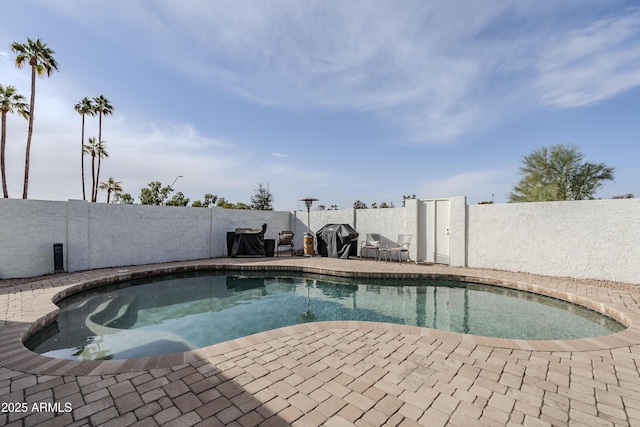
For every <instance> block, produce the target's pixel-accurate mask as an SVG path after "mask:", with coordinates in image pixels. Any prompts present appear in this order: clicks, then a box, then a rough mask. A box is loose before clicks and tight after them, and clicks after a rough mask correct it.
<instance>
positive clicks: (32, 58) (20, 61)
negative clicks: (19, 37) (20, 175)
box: [11, 38, 58, 199]
mask: <svg viewBox="0 0 640 427" xmlns="http://www.w3.org/2000/svg"><path fill="white" fill-rule="evenodd" d="M11 49H12V50H13V52H14V53H15V54H16V66H17V67H18V68H22V67H23V66H24V65H25V64H29V65H30V66H31V99H30V102H29V131H28V133H27V149H26V155H25V161H24V187H23V190H22V198H23V199H26V198H27V193H28V192H29V157H30V155H31V137H32V135H33V120H34V118H35V103H36V76H44V75H45V74H46V75H47V77H50V76H51V73H52V71H53V70H58V63H57V62H56V60H55V59H54V57H53V54H54V53H55V52H54V51H53V50H51V49H50V48H48V47H47V44H46V43H43V42H42V41H41V40H40V39H37V40H36V41H33V40H31V39H30V38H27V42H26V43H24V44H21V43H17V42H14V43H12V44H11Z"/></svg>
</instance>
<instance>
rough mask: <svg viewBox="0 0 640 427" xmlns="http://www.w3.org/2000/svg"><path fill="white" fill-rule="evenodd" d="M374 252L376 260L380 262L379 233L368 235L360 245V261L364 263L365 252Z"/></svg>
mask: <svg viewBox="0 0 640 427" xmlns="http://www.w3.org/2000/svg"><path fill="white" fill-rule="evenodd" d="M368 250H374V251H375V252H374V257H375V260H376V261H378V259H380V234H378V233H367V237H366V239H365V240H363V241H362V244H361V245H360V261H362V253H363V252H364V251H368Z"/></svg>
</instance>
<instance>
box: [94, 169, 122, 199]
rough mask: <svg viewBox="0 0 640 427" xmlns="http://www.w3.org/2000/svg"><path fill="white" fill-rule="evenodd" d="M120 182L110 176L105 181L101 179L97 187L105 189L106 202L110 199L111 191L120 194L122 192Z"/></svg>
mask: <svg viewBox="0 0 640 427" xmlns="http://www.w3.org/2000/svg"><path fill="white" fill-rule="evenodd" d="M120 184H122V181H116V180H114V179H113V177H112V176H110V177H109V179H108V180H107V182H104V181H102V182H101V183H100V186H99V188H100V189H101V190H107V203H109V201H110V200H111V192H114V193H115V194H120V193H121V192H122V186H121V185H120Z"/></svg>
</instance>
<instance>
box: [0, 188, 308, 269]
mask: <svg viewBox="0 0 640 427" xmlns="http://www.w3.org/2000/svg"><path fill="white" fill-rule="evenodd" d="M263 223H267V232H266V234H265V238H267V239H276V238H277V236H278V233H279V232H280V231H282V230H290V229H291V227H292V226H293V217H292V215H291V213H289V212H273V211H251V210H235V209H222V208H188V207H174V206H143V205H118V204H104V203H88V202H86V201H82V200H70V201H69V202H47V201H36V200H17V199H0V279H4V278H12V277H30V276H37V275H42V274H48V273H52V272H53V268H54V265H53V244H54V243H62V244H63V254H64V267H65V270H67V271H81V270H91V269H94V268H103V267H116V266H127V265H139V264H150V263H160V262H170V261H182V260H190V259H203V258H211V257H224V256H227V244H226V233H227V232H228V231H233V230H234V229H235V228H236V227H251V228H257V227H260V226H261V225H262V224H263ZM300 247H301V246H300Z"/></svg>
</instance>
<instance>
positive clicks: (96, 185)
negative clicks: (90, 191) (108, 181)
mask: <svg viewBox="0 0 640 427" xmlns="http://www.w3.org/2000/svg"><path fill="white" fill-rule="evenodd" d="M100 160H102V156H101V155H98V171H97V173H96V184H95V194H94V196H93V201H94V202H97V201H98V186H99V185H100Z"/></svg>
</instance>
